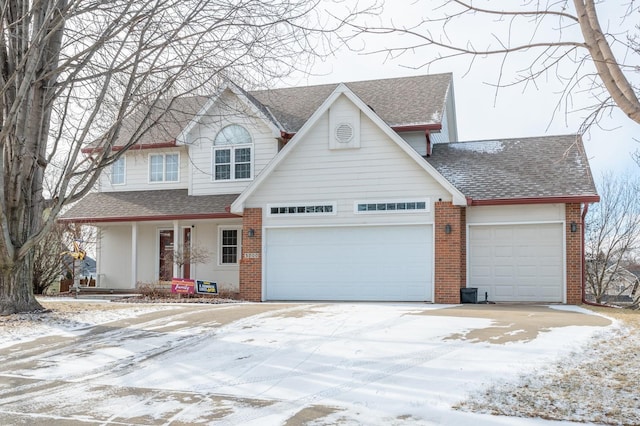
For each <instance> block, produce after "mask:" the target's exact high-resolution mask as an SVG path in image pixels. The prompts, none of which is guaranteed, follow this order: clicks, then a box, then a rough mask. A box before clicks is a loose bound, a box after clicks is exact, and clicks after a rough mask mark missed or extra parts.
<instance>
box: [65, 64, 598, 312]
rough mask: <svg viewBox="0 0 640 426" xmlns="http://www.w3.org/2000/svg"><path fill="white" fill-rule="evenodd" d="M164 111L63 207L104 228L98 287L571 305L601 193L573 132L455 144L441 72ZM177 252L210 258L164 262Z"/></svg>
mask: <svg viewBox="0 0 640 426" xmlns="http://www.w3.org/2000/svg"><path fill="white" fill-rule="evenodd" d="M530 113H537V112H535V111H531V112H530ZM168 117H169V118H168V119H167V120H165V122H161V121H160V122H159V123H158V124H156V125H155V128H154V129H152V131H151V132H149V133H148V134H147V135H146V136H145V138H143V139H142V140H140V142H138V144H137V145H136V146H135V147H134V149H131V150H130V151H128V152H126V155H124V156H123V157H122V158H121V159H120V160H119V161H118V162H117V163H116V164H114V165H113V167H112V169H111V170H109V171H107V172H105V173H104V174H103V176H102V179H101V182H100V185H99V192H96V193H92V194H89V195H88V196H87V197H86V198H85V199H84V200H83V201H82V202H80V203H78V204H77V205H75V206H74V207H72V208H71V209H70V210H69V211H68V212H66V213H65V215H64V216H63V218H62V220H63V221H72V222H84V223H90V224H93V225H95V226H97V227H98V228H99V230H100V232H99V244H98V251H97V258H98V259H97V260H98V271H97V272H98V276H99V283H98V285H99V286H102V287H109V288H134V287H135V286H136V284H137V283H144V282H155V281H158V280H169V279H171V277H185V278H194V279H198V280H207V281H213V282H216V283H217V284H218V286H219V288H220V289H226V290H229V291H238V292H239V293H240V296H241V297H242V298H244V299H246V300H253V301H261V300H381V301H433V302H438V303H457V302H459V301H460V289H461V288H465V287H474V288H478V292H479V294H480V297H481V298H483V297H484V294H485V292H486V293H487V295H488V297H489V299H490V300H492V301H546V302H564V303H580V301H581V292H582V265H583V258H584V256H583V235H582V223H583V213H584V212H585V207H586V206H587V205H588V204H589V203H592V202H597V201H598V200H599V197H598V195H597V193H596V189H595V186H594V183H593V179H592V176H591V172H590V169H589V164H588V161H587V158H586V156H585V153H584V149H583V146H582V141H581V138H580V137H579V136H576V135H566V136H544V137H537V138H520V139H499V140H489V141H471V142H458V141H457V139H458V137H457V123H456V113H455V102H454V93H453V84H452V76H451V74H439V75H426V76H419V77H408V78H394V79H384V80H373V81H362V82H353V83H345V84H334V85H322V86H311V87H293V88H285V89H274V90H266V91H252V92H247V91H245V90H243V89H241V88H239V87H237V86H235V85H233V84H227V85H226V86H224V87H222V88H221V89H220V91H219V92H218V93H217V94H215V95H214V96H212V97H211V98H200V97H194V98H187V99H182V100H180V101H179V102H176V104H175V106H174V113H173V114H170V115H169V116H168ZM91 149H92V148H87V152H89V151H90V150H91ZM115 149H117V147H116V148H115ZM176 248H179V249H184V250H193V251H196V248H197V249H198V250H204V251H206V252H207V253H209V257H208V258H207V259H206V260H205V261H202V262H200V263H193V264H190V263H189V262H187V263H185V264H180V263H176V262H171V261H170V260H167V253H172V252H175V251H176V250H177V249H176ZM179 249H178V250H179Z"/></svg>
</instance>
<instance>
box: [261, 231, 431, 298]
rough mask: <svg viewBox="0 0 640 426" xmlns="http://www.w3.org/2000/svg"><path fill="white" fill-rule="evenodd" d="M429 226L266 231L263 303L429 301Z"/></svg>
mask: <svg viewBox="0 0 640 426" xmlns="http://www.w3.org/2000/svg"><path fill="white" fill-rule="evenodd" d="M432 239H433V238H432V230H431V226H384V227H383V226H365V227H334V228H322V227H321V228H277V229H268V230H267V243H266V253H265V262H266V270H265V273H266V279H265V281H266V282H265V284H266V298H267V300H376V301H386V300H391V301H427V300H431V293H432V290H431V289H432V271H433V267H432V263H433V254H432V245H433V242H432Z"/></svg>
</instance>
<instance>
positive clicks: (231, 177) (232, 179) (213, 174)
mask: <svg viewBox="0 0 640 426" xmlns="http://www.w3.org/2000/svg"><path fill="white" fill-rule="evenodd" d="M245 148H248V149H249V155H250V156H251V160H250V161H249V177H248V178H236V177H235V176H236V166H237V165H238V163H237V162H236V150H237V149H245ZM223 150H229V151H230V154H229V166H230V169H229V179H216V151H223ZM253 154H254V149H253V144H250V145H249V144H242V145H220V146H216V145H213V146H212V148H211V181H212V182H242V181H250V180H253V169H254V155H253ZM225 164H226V163H225ZM242 164H247V163H246V162H243V163H242Z"/></svg>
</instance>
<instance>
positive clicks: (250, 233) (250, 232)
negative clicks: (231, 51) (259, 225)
mask: <svg viewBox="0 0 640 426" xmlns="http://www.w3.org/2000/svg"><path fill="white" fill-rule="evenodd" d="M247 235H248V236H249V237H250V238H253V237H254V236H255V235H256V231H255V230H254V229H253V228H249V231H248V232H247Z"/></svg>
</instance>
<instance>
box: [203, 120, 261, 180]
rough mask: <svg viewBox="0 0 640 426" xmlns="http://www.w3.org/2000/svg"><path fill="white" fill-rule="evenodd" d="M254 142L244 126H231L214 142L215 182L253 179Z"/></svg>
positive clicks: (213, 163) (219, 134) (218, 135)
mask: <svg viewBox="0 0 640 426" xmlns="http://www.w3.org/2000/svg"><path fill="white" fill-rule="evenodd" d="M252 165H253V141H252V139H251V135H250V134H249V132H248V131H247V129H245V128H244V127H242V126H239V125H237V124H231V125H229V126H226V127H224V128H223V129H222V130H220V131H219V132H218V134H217V135H216V138H215V139H214V141H213V155H212V164H211V167H212V169H213V170H212V171H211V174H212V175H213V180H215V181H220V180H226V181H228V180H242V179H251V178H252V177H253V166H252Z"/></svg>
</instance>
